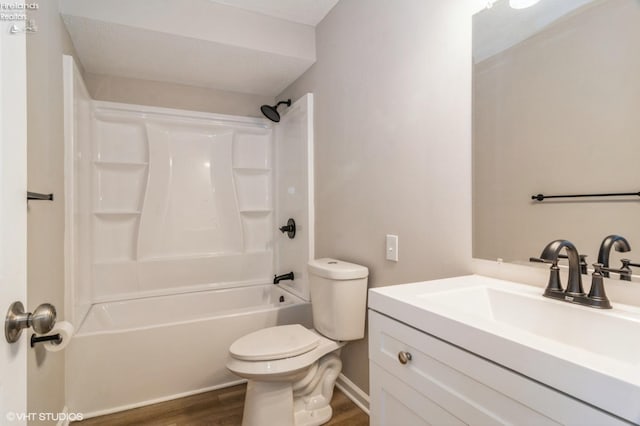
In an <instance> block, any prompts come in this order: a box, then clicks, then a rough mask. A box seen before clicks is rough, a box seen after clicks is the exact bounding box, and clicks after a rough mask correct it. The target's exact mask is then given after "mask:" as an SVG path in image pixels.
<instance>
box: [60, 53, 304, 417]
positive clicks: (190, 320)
mask: <svg viewBox="0 0 640 426" xmlns="http://www.w3.org/2000/svg"><path fill="white" fill-rule="evenodd" d="M65 78H66V81H65V100H66V102H65V108H66V113H65V120H66V125H65V133H66V135H67V136H66V141H67V142H66V144H67V150H66V151H67V155H66V164H65V168H66V170H67V173H66V191H65V192H66V209H67V220H66V222H67V223H66V227H67V238H66V258H67V285H66V288H67V295H66V306H65V317H66V319H67V320H69V321H71V322H72V323H73V324H74V326H75V327H76V329H77V334H76V336H75V337H74V339H73V340H72V342H71V345H70V346H69V348H68V353H67V405H68V406H69V409H71V410H74V411H78V412H84V413H86V414H87V415H89V416H91V415H98V414H103V413H108V412H113V411H118V410H121V409H124V408H130V407H134V406H138V405H143V404H146V403H150V402H155V401H159V400H163V399H170V398H174V397H177V396H181V395H186V394H190V393H196V392H200V391H204V390H208V389H213V388H216V387H221V386H225V385H228V384H232V383H237V381H238V378H236V377H235V376H233V375H232V374H231V373H229V372H228V371H226V369H225V368H224V365H225V361H226V357H227V349H228V345H229V344H230V343H231V342H232V341H233V340H235V339H236V338H238V337H240V336H242V335H244V334H246V333H248V332H250V331H254V330H257V329H259V328H263V327H266V326H271V325H278V324H283V323H292V322H299V323H302V324H306V325H310V316H309V314H310V306H309V303H308V299H309V297H308V288H307V272H306V263H307V261H308V260H309V259H310V258H312V257H313V249H312V247H313V238H312V235H313V232H312V224H313V217H312V212H313V208H312V200H313V193H312V187H313V182H312V178H311V176H313V171H312V167H311V165H312V160H311V155H312V152H313V150H312V136H311V135H312V131H313V129H312V121H311V118H310V117H311V116H312V95H306V96H305V97H303V98H302V99H300V100H299V101H298V102H296V103H295V104H294V105H293V106H292V107H291V108H290V109H289V110H288V111H287V113H286V115H284V117H283V120H282V123H281V124H279V125H278V127H273V126H272V125H271V123H269V122H268V121H267V120H264V119H261V118H249V117H236V116H226V115H219V114H209V113H199V112H192V111H182V110H171V109H165V108H155V107H146V106H138V105H128V104H118V103H111V102H98V101H94V100H92V99H91V98H90V97H89V95H88V92H87V91H86V88H85V86H84V83H83V82H82V79H81V77H80V74H79V73H78V72H77V69H76V68H75V65H74V64H73V61H72V59H71V58H70V57H65ZM256 108H257V106H256ZM289 217H292V218H295V220H296V223H297V224H298V233H297V234H296V237H295V239H293V240H290V239H288V238H287V237H286V235H282V234H281V233H280V232H279V231H278V230H277V228H278V226H280V225H283V224H285V223H286V222H287V219H288V218H289ZM289 271H293V272H294V273H295V276H296V279H295V281H290V282H283V283H282V284H281V285H280V287H282V288H283V289H284V290H285V291H282V290H278V291H279V292H276V293H274V292H273V291H271V290H270V288H271V287H269V285H267V284H269V283H270V282H271V280H272V279H273V276H274V274H276V273H278V274H280V273H283V272H289ZM271 286H272V285H271ZM234 289H235V290H234ZM234 291H235V293H234ZM187 294H191V295H193V296H189V297H185V296H186V295H187ZM280 296H282V297H280ZM141 318H144V321H141ZM163 336H164V338H163ZM174 345H177V346H175V347H174ZM96 353H97V354H100V355H99V356H96ZM177 354H181V357H182V358H181V360H180V362H176V355H177ZM163 369H168V370H171V369H175V370H172V373H171V374H166V375H165V378H163V377H160V376H159V374H158V373H159V372H161V371H162V370H163ZM133 376H135V377H136V378H137V380H136V383H135V385H132V383H130V382H128V381H127V377H133ZM177 378H180V379H177Z"/></svg>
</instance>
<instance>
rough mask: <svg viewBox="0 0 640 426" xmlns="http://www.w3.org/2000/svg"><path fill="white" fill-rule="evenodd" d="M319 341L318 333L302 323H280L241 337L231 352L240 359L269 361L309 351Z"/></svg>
mask: <svg viewBox="0 0 640 426" xmlns="http://www.w3.org/2000/svg"><path fill="white" fill-rule="evenodd" d="M319 343H320V338H319V337H318V335H317V334H315V333H314V332H312V331H310V330H307V329H306V328H304V327H303V326H301V325H300V324H292V325H280V326H278V327H269V328H264V329H262V330H258V331H254V332H253V333H249V334H247V335H246V336H244V337H241V338H239V339H238V340H236V341H235V342H233V344H232V345H231V347H230V348H229V352H230V353H231V355H232V356H233V357H234V358H236V359H240V360H245V361H269V360H274V359H282V358H290V357H293V356H297V355H300V354H303V353H306V352H309V351H310V350H312V349H315V348H316V347H317V346H318V344H319Z"/></svg>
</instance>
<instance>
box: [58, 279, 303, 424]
mask: <svg viewBox="0 0 640 426" xmlns="http://www.w3.org/2000/svg"><path fill="white" fill-rule="evenodd" d="M280 300H283V301H280ZM291 323H299V324H303V325H305V326H307V327H310V326H311V305H310V304H309V303H306V302H304V301H303V300H302V299H299V298H298V297H296V296H294V295H292V294H290V293H287V292H286V291H283V290H281V289H280V288H279V287H277V286H274V285H273V284H266V285H258V286H250V287H240V288H233V289H224V290H213V291H206V292H197V293H186V294H178V295H172V296H161V297H152V298H145V299H137V300H128V301H122V302H109V303H100V304H96V305H94V306H93V307H92V308H91V310H90V311H89V313H88V314H87V317H86V318H85V320H84V322H83V324H82V325H81V326H80V328H79V330H78V331H77V333H76V335H75V336H74V337H73V339H72V341H71V344H70V345H69V347H68V348H67V349H66V351H67V356H66V368H67V383H66V393H67V395H66V400H67V407H68V409H69V411H70V412H79V413H83V414H84V416H85V417H93V416H98V415H102V414H107V413H112V412H116V411H121V410H125V409H129V408H134V407H138V406H141V405H146V404H150V403H155V402H160V401H164V400H168V399H173V398H178V397H182V396H187V395H191V394H195V393H199V392H204V391H207V390H212V389H216V388H221V387H225V386H230V385H233V384H236V383H240V382H241V380H240V379H239V378H238V377H237V376H235V375H233V374H231V373H230V372H229V371H228V370H227V369H226V367H225V365H226V361H227V358H228V348H229V345H230V344H231V343H232V342H233V341H234V340H236V339H237V338H239V337H241V336H243V335H245V334H247V333H249V332H251V331H255V330H258V329H261V328H264V327H270V326H274V325H280V324H291Z"/></svg>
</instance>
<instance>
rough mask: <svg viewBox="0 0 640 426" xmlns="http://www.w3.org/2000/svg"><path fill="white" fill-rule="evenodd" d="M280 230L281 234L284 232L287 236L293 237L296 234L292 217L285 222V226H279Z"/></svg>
mask: <svg viewBox="0 0 640 426" xmlns="http://www.w3.org/2000/svg"><path fill="white" fill-rule="evenodd" d="M280 232H282V233H283V234H284V233H285V232H286V233H287V236H288V237H289V238H293V237H295V236H296V221H295V220H293V219H292V218H289V220H288V221H287V224H286V225H285V226H281V227H280Z"/></svg>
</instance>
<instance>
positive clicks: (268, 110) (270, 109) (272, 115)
mask: <svg viewBox="0 0 640 426" xmlns="http://www.w3.org/2000/svg"><path fill="white" fill-rule="evenodd" d="M281 104H285V105H286V106H288V107H290V106H291V99H287V100H286V101H280V102H278V103H277V104H275V105H273V106H271V105H262V106H261V107H260V111H262V113H263V114H264V116H265V117H267V118H268V119H269V120H271V121H273V122H276V123H278V122H279V121H280V113H278V107H279V106H280V105H281Z"/></svg>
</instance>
